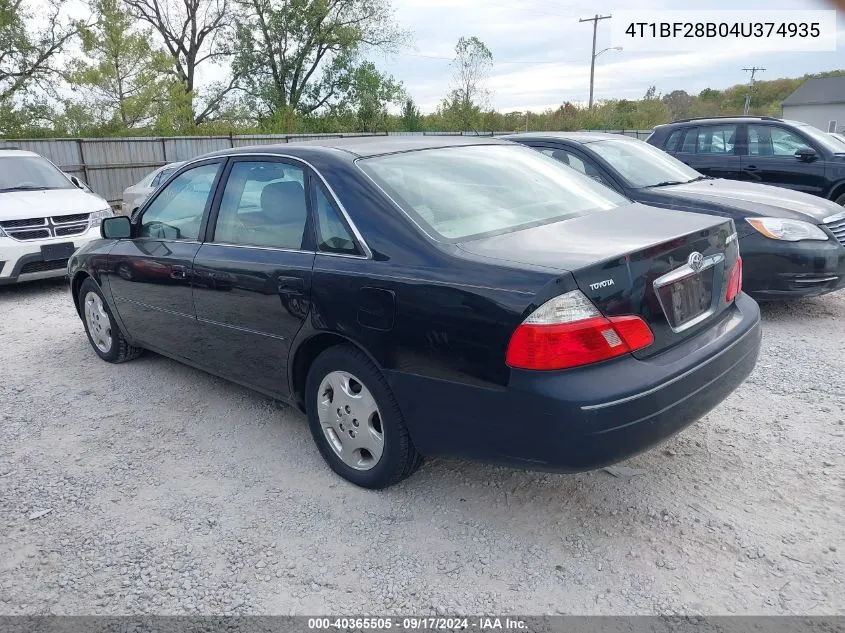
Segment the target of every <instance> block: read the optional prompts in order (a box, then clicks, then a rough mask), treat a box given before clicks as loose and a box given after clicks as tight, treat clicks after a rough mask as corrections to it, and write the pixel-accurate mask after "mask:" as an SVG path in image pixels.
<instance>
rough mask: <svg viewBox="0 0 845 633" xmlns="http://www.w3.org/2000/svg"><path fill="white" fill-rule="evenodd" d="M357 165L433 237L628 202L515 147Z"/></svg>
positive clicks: (426, 153)
mask: <svg viewBox="0 0 845 633" xmlns="http://www.w3.org/2000/svg"><path fill="white" fill-rule="evenodd" d="M357 164H358V165H359V167H360V168H361V169H362V170H364V172H365V173H366V174H367V175H369V176H370V177H371V178H372V179H373V180H374V181H375V182H376V183H377V184H378V185H379V186H381V187H382V189H384V190H385V191H386V192H387V193H388V195H390V197H391V198H393V199H394V200H395V201H396V203H397V204H399V206H401V207H402V209H403V210H404V211H405V212H406V213H407V214H408V215H409V216H410V217H411V218H412V219H413V220H414V221H415V222H416V223H417V224H418V225H419V226H421V227H422V228H423V230H425V231H426V233H428V234H429V235H430V236H431V237H433V238H435V239H445V240H462V239H467V238H471V237H476V236H480V235H487V234H491V233H502V232H507V231H510V230H514V229H519V228H523V227H528V226H533V225H537V224H543V223H547V222H554V221H557V220H562V219H565V218H568V217H573V216H576V215H583V214H585V213H590V212H593V211H600V210H604V209H610V208H613V207H617V206H620V205H622V204H626V203H627V202H628V200H627V199H626V198H624V197H622V196H620V195H619V194H617V193H616V192H614V191H612V190H610V189H608V188H607V187H605V186H604V185H601V184H599V183H597V182H596V181H594V180H592V179H591V178H589V177H587V176H584V175H582V174H580V173H578V172H577V171H575V170H574V169H572V168H571V167H568V166H566V165H563V164H562V163H560V162H558V161H556V160H554V159H553V158H549V157H547V156H544V155H543V154H541V153H540V152H537V151H535V150H533V149H530V148H527V147H521V146H516V145H513V146H511V145H471V146H463V147H449V148H441V149H427V150H420V151H414V152H406V153H400V154H389V155H386V156H377V157H373V158H367V159H362V160H359V161H358V163H357Z"/></svg>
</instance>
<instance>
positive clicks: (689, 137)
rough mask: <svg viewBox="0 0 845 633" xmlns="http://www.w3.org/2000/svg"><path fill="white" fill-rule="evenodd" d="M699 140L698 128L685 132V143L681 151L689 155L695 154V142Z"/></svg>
mask: <svg viewBox="0 0 845 633" xmlns="http://www.w3.org/2000/svg"><path fill="white" fill-rule="evenodd" d="M696 139H698V128H697V127H694V128H689V129H687V130H686V131H685V132H684V142H683V145H681V151H682V152H686V153H688V154H694V153H695V142H696Z"/></svg>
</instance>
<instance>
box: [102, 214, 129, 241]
mask: <svg viewBox="0 0 845 633" xmlns="http://www.w3.org/2000/svg"><path fill="white" fill-rule="evenodd" d="M100 235H102V236H103V237H104V238H106V239H110V240H125V239H127V238H129V237H132V223H131V222H130V221H129V218H127V217H126V216H125V215H116V216H115V217H113V218H106V219H105V220H103V222H102V224H100Z"/></svg>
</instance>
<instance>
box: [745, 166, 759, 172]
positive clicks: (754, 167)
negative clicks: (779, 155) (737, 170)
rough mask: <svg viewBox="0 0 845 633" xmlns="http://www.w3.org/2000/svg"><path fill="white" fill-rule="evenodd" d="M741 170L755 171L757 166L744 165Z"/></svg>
mask: <svg viewBox="0 0 845 633" xmlns="http://www.w3.org/2000/svg"><path fill="white" fill-rule="evenodd" d="M743 169H744V170H745V171H757V165H746V166H745V167H743Z"/></svg>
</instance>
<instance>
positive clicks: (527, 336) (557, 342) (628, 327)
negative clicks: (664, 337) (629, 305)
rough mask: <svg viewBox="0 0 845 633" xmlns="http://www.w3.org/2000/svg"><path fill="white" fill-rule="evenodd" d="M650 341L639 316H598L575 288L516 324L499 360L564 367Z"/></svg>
mask: <svg viewBox="0 0 845 633" xmlns="http://www.w3.org/2000/svg"><path fill="white" fill-rule="evenodd" d="M653 342H654V335H653V334H652V333H651V330H650V329H649V327H648V325H646V323H645V321H643V320H642V319H641V318H640V317H638V316H633V315H629V316H615V317H609V318H608V317H604V316H602V315H601V313H600V312H599V311H598V310H597V309H596V307H595V306H594V305H593V304H592V303H591V302H590V300H589V299H587V297H585V296H584V295H583V294H582V293H581V291H580V290H573V291H572V292H567V293H566V294H562V295H560V296H558V297H555V298H554V299H551V300H549V301H547V302H546V303H544V304H543V305H541V306H540V307H539V308H537V309H536V310H535V311H534V312H532V313H531V315H530V316H529V317H528V318H527V319H525V321H523V322H522V323H521V324H520V326H519V327H518V328H516V331H515V332H514V333H513V335H512V336H511V340H510V343H509V344H508V351H507V354H506V356H505V362H506V363H507V364H508V366H510V367H514V368H518V369H567V368H569V367H578V366H580V365H588V364H590V363H597V362H599V361H602V360H607V359H609V358H614V357H615V356H621V355H622V354H627V353H629V352H633V351H635V350H638V349H642V348H644V347H647V346H649V345H651V344H652V343H653Z"/></svg>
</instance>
